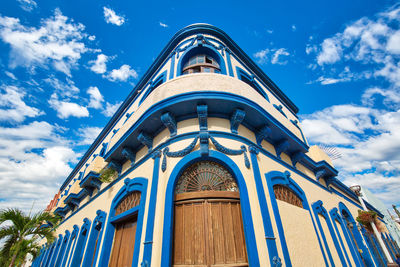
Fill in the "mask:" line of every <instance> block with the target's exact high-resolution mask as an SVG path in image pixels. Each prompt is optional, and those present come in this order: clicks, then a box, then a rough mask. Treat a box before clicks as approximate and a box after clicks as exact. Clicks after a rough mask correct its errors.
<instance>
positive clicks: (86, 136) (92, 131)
mask: <svg viewBox="0 0 400 267" xmlns="http://www.w3.org/2000/svg"><path fill="white" fill-rule="evenodd" d="M101 130H103V128H100V127H85V128H80V129H79V136H80V137H81V138H82V139H81V141H80V142H79V144H80V145H91V144H92V143H93V141H94V140H95V139H96V137H97V136H98V135H99V134H100V132H101Z"/></svg>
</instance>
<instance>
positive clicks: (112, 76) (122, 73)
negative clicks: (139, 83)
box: [106, 64, 138, 82]
mask: <svg viewBox="0 0 400 267" xmlns="http://www.w3.org/2000/svg"><path fill="white" fill-rule="evenodd" d="M106 77H107V78H108V79H109V80H110V81H122V82H125V81H127V80H128V79H129V78H131V77H132V78H134V79H136V78H137V77H138V74H137V72H136V71H135V70H134V69H132V68H131V67H130V66H129V65H126V64H124V65H122V66H121V67H120V68H119V69H113V70H112V71H111V72H110V73H109V74H108V75H107V76H106Z"/></svg>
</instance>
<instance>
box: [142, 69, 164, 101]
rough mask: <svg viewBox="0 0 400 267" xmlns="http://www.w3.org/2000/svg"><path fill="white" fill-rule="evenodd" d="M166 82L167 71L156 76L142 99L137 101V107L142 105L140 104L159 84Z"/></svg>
mask: <svg viewBox="0 0 400 267" xmlns="http://www.w3.org/2000/svg"><path fill="white" fill-rule="evenodd" d="M166 80H167V71H166V70H165V71H163V72H162V73H161V74H160V75H158V76H157V77H156V78H155V79H154V80H152V81H151V82H150V86H149V88H147V90H146V91H145V93H144V95H143V96H142V98H141V99H140V100H139V106H140V104H142V102H143V101H144V100H145V99H146V98H147V96H148V95H149V94H150V93H151V92H153V90H154V89H156V88H157V87H158V86H160V85H161V84H163V83H165V81H166Z"/></svg>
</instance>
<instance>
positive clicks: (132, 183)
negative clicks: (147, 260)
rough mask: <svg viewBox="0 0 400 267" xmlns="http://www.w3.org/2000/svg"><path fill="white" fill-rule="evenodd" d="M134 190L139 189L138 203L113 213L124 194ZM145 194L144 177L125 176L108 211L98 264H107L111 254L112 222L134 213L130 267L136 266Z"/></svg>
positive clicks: (126, 194)
mask: <svg viewBox="0 0 400 267" xmlns="http://www.w3.org/2000/svg"><path fill="white" fill-rule="evenodd" d="M134 191H139V192H140V193H141V198H140V202H139V205H138V206H136V207H133V208H131V209H129V210H127V211H125V212H122V213H121V214H118V215H115V210H116V208H117V206H118V204H120V202H121V201H122V200H123V199H124V198H125V197H126V196H128V195H129V194H130V193H132V192H134ZM146 195H147V179H146V178H134V179H129V178H126V179H125V180H124V186H123V187H122V188H121V189H120V190H119V191H118V193H117V195H116V196H115V197H114V199H113V201H112V203H111V209H110V213H109V219H108V222H107V227H106V231H105V234H104V241H103V248H102V251H101V256H100V262H99V266H104V267H106V266H108V262H109V260H110V254H111V247H112V244H113V238H114V232H115V226H114V224H115V223H118V222H120V221H122V220H124V219H126V218H129V217H131V216H134V215H137V227H136V235H135V246H134V248H133V250H134V252H133V258H132V267H135V266H138V260H139V248H140V243H141V242H140V240H141V237H142V227H143V216H144V209H145V203H146Z"/></svg>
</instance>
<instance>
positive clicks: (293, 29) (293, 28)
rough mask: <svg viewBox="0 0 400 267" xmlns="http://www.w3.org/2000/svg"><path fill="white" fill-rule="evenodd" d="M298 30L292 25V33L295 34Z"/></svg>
mask: <svg viewBox="0 0 400 267" xmlns="http://www.w3.org/2000/svg"><path fill="white" fill-rule="evenodd" d="M296 29H297V28H296V25H294V24H293V25H292V31H293V32H295V31H296Z"/></svg>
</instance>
